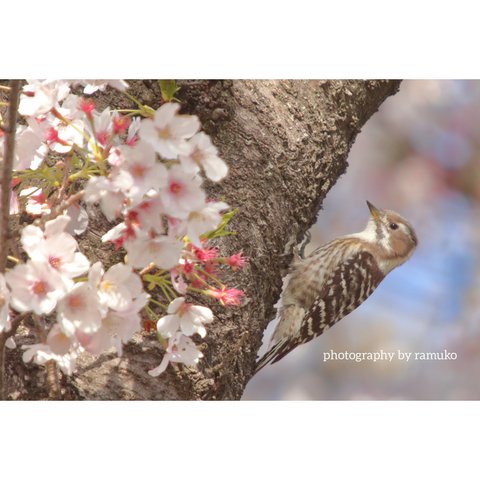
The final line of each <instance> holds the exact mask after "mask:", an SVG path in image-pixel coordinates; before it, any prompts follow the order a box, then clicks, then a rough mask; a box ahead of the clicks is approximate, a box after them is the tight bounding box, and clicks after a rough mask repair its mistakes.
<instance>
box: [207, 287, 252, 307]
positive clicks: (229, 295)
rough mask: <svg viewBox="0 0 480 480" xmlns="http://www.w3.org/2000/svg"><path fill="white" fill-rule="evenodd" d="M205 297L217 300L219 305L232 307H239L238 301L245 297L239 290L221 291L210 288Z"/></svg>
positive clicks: (225, 289)
mask: <svg viewBox="0 0 480 480" xmlns="http://www.w3.org/2000/svg"><path fill="white" fill-rule="evenodd" d="M206 293H207V295H210V296H211V297H213V298H215V299H217V300H218V301H219V302H220V304H221V305H233V306H239V305H240V299H241V297H243V296H244V295H245V293H243V292H242V291H241V290H237V289H236V288H226V287H223V288H222V289H219V288H212V289H210V290H208V291H207V292H206Z"/></svg>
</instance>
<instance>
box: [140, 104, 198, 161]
mask: <svg viewBox="0 0 480 480" xmlns="http://www.w3.org/2000/svg"><path fill="white" fill-rule="evenodd" d="M179 109H180V105H179V104H178V103H165V104H164V105H162V106H161V107H160V108H159V109H158V110H157V111H156V112H155V115H154V118H153V120H152V119H145V120H143V121H142V123H141V125H140V130H139V135H140V138H142V139H143V140H145V141H146V142H148V143H150V144H151V145H152V146H153V148H154V149H155V151H156V152H158V153H159V154H160V155H161V156H162V157H163V158H166V159H169V160H170V159H175V158H177V156H178V155H188V154H189V153H190V151H191V149H192V147H191V146H190V145H189V143H188V142H187V139H189V138H191V137H192V136H193V135H195V133H197V131H198V130H199V128H200V122H199V120H198V118H197V117H196V116H194V115H178V110H179Z"/></svg>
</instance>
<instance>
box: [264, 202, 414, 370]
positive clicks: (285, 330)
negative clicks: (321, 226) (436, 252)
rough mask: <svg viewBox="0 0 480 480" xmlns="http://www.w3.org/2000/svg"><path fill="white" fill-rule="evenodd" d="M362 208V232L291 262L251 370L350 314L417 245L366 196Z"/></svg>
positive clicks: (408, 229)
mask: <svg viewBox="0 0 480 480" xmlns="http://www.w3.org/2000/svg"><path fill="white" fill-rule="evenodd" d="M367 206H368V209H369V211H370V215H369V219H368V223H367V225H366V227H365V229H364V230H363V231H361V232H358V233H353V234H350V235H344V236H341V237H338V238H336V239H334V240H332V241H330V242H328V243H326V244H325V245H323V246H321V247H319V248H317V249H316V250H314V251H313V252H312V253H311V254H310V255H309V256H308V257H305V258H297V259H295V260H294V262H293V263H292V266H291V268H290V273H289V274H288V275H287V276H286V277H285V279H284V287H283V291H282V295H281V297H280V301H279V303H278V304H277V307H278V310H277V317H279V322H278V324H277V326H276V328H275V330H274V332H273V335H272V338H271V341H270V345H269V350H268V351H267V353H266V354H265V355H263V357H262V358H260V360H258V362H257V364H256V368H255V373H257V372H258V371H259V370H261V369H262V368H263V367H264V366H265V365H268V364H270V363H276V362H278V361H279V360H280V359H282V358H283V357H284V356H285V355H287V354H288V353H290V352H291V351H292V350H294V349H295V348H296V347H298V346H299V345H302V344H304V343H307V342H309V341H310V340H313V339H314V338H316V337H318V336H319V335H321V334H322V333H323V332H325V331H326V330H328V329H329V328H330V327H331V326H333V325H334V324H336V323H337V322H338V321H339V320H341V319H342V318H344V317H345V316H346V315H348V314H349V313H351V312H352V311H353V310H355V309H356V308H357V307H358V306H360V305H361V304H362V303H363V302H364V301H365V300H366V299H367V298H368V297H369V296H370V295H371V294H372V293H373V291H374V290H375V289H376V288H377V287H378V285H379V284H380V282H381V281H382V280H383V279H384V278H385V276H386V275H388V273H390V272H391V271H392V270H393V269H394V268H396V267H398V266H400V265H402V264H403V263H405V262H406V261H407V260H408V259H409V258H410V257H411V255H412V254H413V252H414V250H415V248H416V247H417V245H418V240H417V235H416V233H415V230H414V229H413V227H412V225H411V224H410V223H409V222H408V221H407V220H405V218H403V217H402V216H400V215H399V214H398V213H396V212H394V211H392V210H381V209H379V208H377V207H375V206H374V205H373V204H372V203H370V202H369V201H368V200H367Z"/></svg>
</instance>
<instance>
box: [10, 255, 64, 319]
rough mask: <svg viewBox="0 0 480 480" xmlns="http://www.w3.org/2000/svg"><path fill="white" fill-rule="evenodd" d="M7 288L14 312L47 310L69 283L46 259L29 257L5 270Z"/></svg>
mask: <svg viewBox="0 0 480 480" xmlns="http://www.w3.org/2000/svg"><path fill="white" fill-rule="evenodd" d="M5 280H6V281H7V284H8V286H9V287H10V290H11V299H10V304H11V306H12V307H13V308H14V309H15V310H17V311H18V312H29V311H33V312H34V313H36V314H37V315H42V314H48V313H51V312H52V311H53V309H54V308H55V307H56V305H57V302H58V300H60V299H61V298H63V297H64V296H65V294H66V293H67V291H68V290H69V289H70V288H71V286H72V281H71V280H69V279H68V278H66V277H64V276H62V275H60V274H59V273H58V272H57V271H56V270H55V269H53V268H52V267H50V265H49V264H48V263H46V262H41V261H35V260H30V261H28V262H27V263H24V264H20V265H17V266H16V267H15V268H13V269H12V270H10V271H9V272H7V273H6V274H5Z"/></svg>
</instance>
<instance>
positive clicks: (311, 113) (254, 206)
mask: <svg viewBox="0 0 480 480" xmlns="http://www.w3.org/2000/svg"><path fill="white" fill-rule="evenodd" d="M130 83H131V92H132V94H133V95H135V96H136V97H137V98H139V99H141V100H142V101H144V102H145V103H148V104H149V105H150V106H152V107H154V108H157V107H158V106H159V105H160V92H159V91H158V87H157V85H156V82H149V81H134V82H130ZM179 84H180V86H181V90H180V92H179V94H178V97H179V98H180V100H181V101H182V105H183V107H182V111H184V112H188V113H193V114H196V115H198V116H199V118H200V120H201V122H202V125H203V128H204V130H205V131H206V133H208V134H209V135H211V136H212V141H213V143H214V144H215V145H216V146H217V147H218V149H219V152H220V154H221V156H222V158H224V159H225V161H226V162H227V163H228V164H229V166H230V173H229V175H228V177H227V178H226V179H225V180H223V181H222V182H221V183H220V184H210V183H209V184H208V186H207V190H208V192H209V194H210V195H211V197H213V198H217V199H220V198H221V199H224V200H225V201H226V202H227V203H228V204H229V205H230V206H231V207H233V208H236V209H237V213H236V215H235V216H234V217H233V220H232V222H231V229H232V230H234V231H236V232H237V234H236V235H232V236H228V237H224V238H222V239H220V240H219V241H218V246H219V248H220V249H221V252H222V253H223V254H226V255H228V254H231V253H234V252H237V251H239V250H242V251H243V253H244V255H246V256H247V257H248V258H249V262H248V264H247V265H246V267H245V268H244V270H243V271H237V272H233V273H231V274H230V277H229V285H230V286H234V287H236V288H240V289H242V290H244V291H245V293H246V301H245V302H244V305H243V306H242V307H238V308H231V309H226V308H222V307H218V306H212V309H213V310H214V313H215V315H216V320H215V321H214V323H212V324H211V325H210V326H209V329H208V334H207V336H206V338H205V339H203V340H201V348H202V349H203V353H204V355H205V356H204V358H203V359H201V361H200V363H199V364H198V369H194V368H187V367H177V368H175V367H171V366H170V367H169V368H168V369H167V371H166V372H165V373H164V374H163V375H161V376H160V377H157V378H152V377H150V376H149V375H148V373H147V372H148V370H149V369H151V368H153V367H155V366H157V365H158V364H159V363H160V361H161V358H162V355H163V352H162V349H161V348H160V346H159V345H158V342H157V340H156V337H155V335H154V334H151V333H150V334H148V333H142V334H138V335H136V336H135V337H134V339H133V340H132V342H130V344H128V345H127V346H126V347H125V350H124V355H123V357H122V358H118V357H116V356H115V355H114V354H104V355H101V356H100V357H97V358H93V357H90V356H87V355H86V356H85V357H82V358H81V359H80V361H79V363H78V365H79V368H78V372H77V373H76V374H75V375H74V376H72V377H71V378H70V379H67V386H68V388H70V390H71V391H73V392H74V393H73V397H74V398H83V399H105V400H112V399H152V400H153V399H184V400H187V399H223V400H234V399H240V398H241V396H242V393H243V390H244V388H245V385H246V384H247V382H248V381H249V379H250V378H251V376H252V374H253V371H254V366H255V359H256V356H257V351H258V349H259V348H260V345H261V341H262V335H263V331H264V329H265V328H266V326H267V324H268V323H269V321H270V320H271V319H272V318H273V316H274V308H273V305H274V304H275V303H276V301H277V300H278V296H279V294H280V290H281V285H282V275H283V274H284V272H285V270H286V268H287V267H288V264H289V263H290V261H291V258H292V248H293V246H294V245H296V244H297V243H298V242H299V241H300V240H301V238H302V237H303V235H304V234H305V232H306V231H307V230H308V229H309V228H310V226H311V225H312V224H313V223H314V222H315V220H316V217H317V214H318V212H319V209H320V207H321V205H322V202H323V199H324V198H325V196H326V195H327V193H328V191H329V190H330V188H331V187H332V186H333V185H334V184H335V182H336V181H337V179H338V178H339V177H340V176H341V175H342V174H343V173H345V171H346V168H347V155H348V152H349V150H350V147H351V146H352V144H353V142H354V140H355V137H356V135H357V134H358V133H359V131H360V129H361V128H362V126H363V125H364V123H365V122H366V121H367V120H368V118H369V117H370V116H371V115H372V114H373V113H374V112H375V111H376V110H377V109H378V107H379V106H380V105H381V103H382V102H383V101H384V100H385V99H386V98H387V97H388V96H390V95H392V94H394V93H396V91H397V90H398V87H399V84H400V82H399V81H393V80H392V81H384V80H380V81H373V80H369V81H360V80H355V81H353V80H352V81H351V80H348V81H313V80H312V81H195V82H193V81H192V82H188V81H184V82H179ZM97 103H99V107H100V108H102V103H104V105H105V106H106V105H107V104H110V105H111V106H113V107H119V108H124V107H130V106H131V105H130V103H129V101H128V100H125V99H123V98H121V97H119V96H118V94H117V93H107V94H104V95H101V96H99V97H98V98H97ZM98 248H101V249H102V250H97V253H98V252H99V251H107V250H106V247H105V246H103V247H100V244H99V245H98ZM198 343H200V341H198V342H197V344H198Z"/></svg>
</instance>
